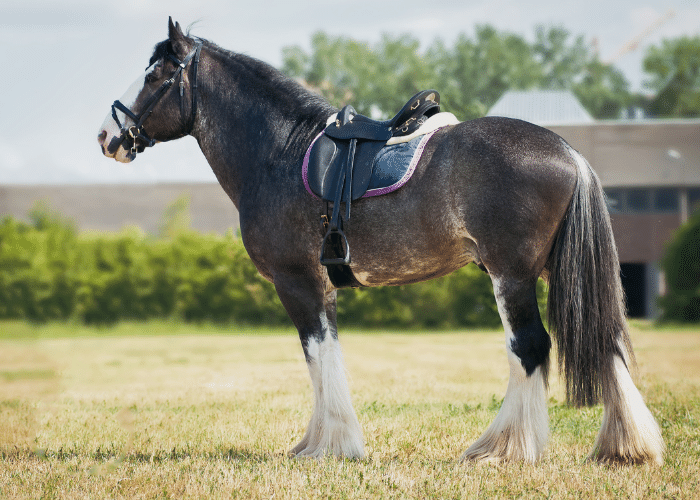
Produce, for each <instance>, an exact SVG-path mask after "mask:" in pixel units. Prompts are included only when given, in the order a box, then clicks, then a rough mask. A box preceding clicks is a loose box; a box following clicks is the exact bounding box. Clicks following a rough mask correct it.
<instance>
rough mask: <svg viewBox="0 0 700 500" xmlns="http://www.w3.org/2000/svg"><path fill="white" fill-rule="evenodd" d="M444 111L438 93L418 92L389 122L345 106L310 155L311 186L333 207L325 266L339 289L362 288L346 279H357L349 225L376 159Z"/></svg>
mask: <svg viewBox="0 0 700 500" xmlns="http://www.w3.org/2000/svg"><path fill="white" fill-rule="evenodd" d="M439 112H440V94H438V92H437V91H435V90H424V91H422V92H419V93H417V94H416V95H414V96H413V97H412V98H411V99H410V100H409V101H408V102H407V103H406V104H405V105H404V107H403V108H401V111H399V112H398V113H397V114H396V116H394V118H392V119H391V120H386V121H376V120H372V119H370V118H368V117H366V116H363V115H359V114H357V112H356V111H355V110H354V109H353V107H352V106H345V107H344V108H343V109H342V110H340V112H339V113H338V115H337V116H336V120H335V122H333V123H331V124H330V125H328V126H327V127H326V129H325V130H324V133H323V135H321V136H320V137H319V138H318V139H317V140H316V142H315V143H314V146H313V148H312V149H311V152H310V154H309V163H308V183H309V188H310V189H311V191H312V192H313V193H315V194H316V195H317V196H319V197H320V198H321V199H323V200H325V201H326V202H328V203H332V204H333V212H332V216H331V218H330V221H329V220H328V215H324V216H323V217H322V222H323V223H324V227H327V232H326V235H325V236H324V238H323V243H322V244H321V264H323V265H324V266H327V267H328V274H329V276H330V278H331V281H333V284H334V285H335V286H359V284H357V282H356V280H354V277H352V279H351V280H350V281H349V282H348V280H347V279H345V278H343V276H347V275H348V273H349V276H352V272H351V271H350V268H349V267H348V265H349V264H350V246H349V244H348V240H347V237H346V236H345V233H344V231H343V224H344V223H347V222H348V221H349V220H350V205H351V202H352V201H353V200H356V199H358V198H360V197H362V196H363V195H364V194H365V193H366V192H367V188H368V186H369V183H370V179H371V175H372V164H373V161H374V158H375V156H377V154H378V153H379V151H380V150H381V149H382V148H383V147H384V146H385V145H386V143H387V141H388V140H389V139H391V138H392V137H397V136H406V135H410V134H412V133H413V132H415V131H416V130H417V129H418V128H419V127H420V126H421V125H423V123H425V121H426V120H427V119H428V118H429V117H431V116H433V115H434V114H436V113H439ZM341 203H345V217H344V219H343V217H341V216H340V205H341ZM334 276H335V278H334ZM336 281H337V283H336Z"/></svg>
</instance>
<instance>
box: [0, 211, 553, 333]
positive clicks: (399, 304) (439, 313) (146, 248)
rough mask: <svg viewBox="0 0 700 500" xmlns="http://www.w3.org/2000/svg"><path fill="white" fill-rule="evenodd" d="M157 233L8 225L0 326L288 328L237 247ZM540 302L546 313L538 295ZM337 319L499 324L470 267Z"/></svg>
mask: <svg viewBox="0 0 700 500" xmlns="http://www.w3.org/2000/svg"><path fill="white" fill-rule="evenodd" d="M180 219H182V218H181V217H180ZM173 220H177V217H175V218H173ZM161 232H162V234H161V235H160V236H153V235H148V234H144V233H143V232H141V231H140V230H138V229H124V230H122V231H121V232H119V233H78V232H77V231H76V230H75V229H74V228H73V227H72V226H71V225H70V223H68V222H66V221H65V220H63V219H62V218H61V217H60V216H59V215H57V214H55V213H51V212H50V211H49V210H47V209H46V208H45V207H38V208H36V209H34V210H33V211H32V212H31V213H30V223H24V222H21V221H18V220H16V219H13V218H12V217H6V218H4V219H3V220H2V222H0V318H13V319H27V320H31V321H37V322H44V321H50V320H68V319H71V320H79V321H81V322H84V323H87V324H105V323H113V322H116V321H118V320H122V319H130V320H145V319H149V318H177V319H181V320H184V321H196V322H201V321H210V322H220V323H228V322H235V323H245V324H266V325H277V324H289V319H288V318H287V315H286V313H285V311H284V309H283V307H282V305H281V303H280V302H279V299H278V298H277V295H276V293H275V290H274V287H273V285H272V284H270V283H269V282H267V281H265V280H264V279H263V278H262V277H261V276H260V275H259V274H258V273H257V271H256V270H255V267H254V266H253V264H252V262H251V261H250V259H249V258H248V256H247V254H246V252H245V249H244V247H243V244H242V243H241V240H240V239H239V238H237V237H236V236H234V235H233V234H230V233H229V234H226V235H223V236H222V235H217V234H199V233H196V232H194V231H191V230H189V229H186V228H183V227H177V224H175V225H173V224H168V223H167V222H166V224H164V226H163V230H162V231H161ZM540 298H541V305H542V307H544V300H545V299H544V291H543V287H542V289H540ZM338 320H339V323H340V324H341V325H356V326H366V327H402V328H449V327H470V326H498V325H499V324H500V319H499V316H498V312H497V309H496V304H495V301H494V299H493V294H492V289H491V282H490V280H489V278H488V276H487V275H486V274H484V273H482V272H481V271H480V270H479V269H478V268H476V267H475V266H473V265H471V266H467V267H465V268H462V269H460V270H459V271H457V272H455V273H452V274H451V275H449V276H446V277H444V278H441V279H436V280H432V281H429V282H425V283H419V284H416V285H410V286H399V287H380V288H372V289H359V290H342V291H340V292H339V298H338Z"/></svg>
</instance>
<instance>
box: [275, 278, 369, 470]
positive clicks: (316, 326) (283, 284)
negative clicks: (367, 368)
mask: <svg viewBox="0 0 700 500" xmlns="http://www.w3.org/2000/svg"><path fill="white" fill-rule="evenodd" d="M275 288H276V289H277V294H278V295H279V297H280V300H281V301H282V304H283V305H284V307H285V309H286V310H287V313H288V314H289V316H290V317H291V319H292V321H293V322H294V324H295V326H296V327H297V330H298V331H299V338H300V340H301V345H302V348H303V349H304V356H305V357H306V364H307V366H308V368H309V375H310V376H311V384H312V386H313V392H314V400H315V403H314V411H313V414H312V416H311V421H310V422H309V426H308V428H307V430H306V434H305V435H304V437H303V438H302V440H301V441H300V442H299V444H297V445H296V446H295V447H294V448H293V449H292V450H291V451H290V455H292V456H297V457H314V458H320V457H323V456H325V455H327V454H331V455H335V456H345V457H348V458H355V457H362V456H364V443H363V439H362V429H361V428H360V423H359V422H358V420H357V416H356V414H355V410H354V409H353V406H352V402H351V400H350V390H349V388H348V384H347V379H346V376H345V368H344V364H343V355H342V352H341V349H340V343H339V342H338V332H337V327H336V292H335V290H333V289H332V288H330V287H329V286H324V284H323V283H322V282H319V281H318V280H313V279H310V278H308V277H304V276H295V277H290V276H277V275H276V276H275Z"/></svg>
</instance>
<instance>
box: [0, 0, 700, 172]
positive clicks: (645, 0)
mask: <svg viewBox="0 0 700 500" xmlns="http://www.w3.org/2000/svg"><path fill="white" fill-rule="evenodd" d="M669 9H672V10H673V12H674V16H673V17H672V18H670V19H669V20H668V21H667V22H666V23H664V24H663V25H662V26H661V27H659V28H658V29H656V30H655V31H654V32H653V33H652V34H651V35H649V36H648V37H646V38H645V39H644V41H643V42H642V43H641V44H640V46H639V47H638V48H637V50H635V51H632V52H629V53H627V54H625V55H623V56H621V57H619V58H618V59H617V61H616V65H617V66H618V67H619V68H620V69H621V70H623V72H624V73H625V75H626V76H627V78H628V79H629V80H630V82H631V83H632V85H633V88H634V89H636V90H639V89H642V88H643V87H642V84H643V80H644V75H643V73H642V71H641V61H642V57H643V55H644V50H645V48H646V47H647V46H648V45H649V44H653V43H658V42H659V41H660V40H661V39H662V38H668V37H675V36H680V35H683V34H687V35H697V34H700V2H698V0H605V1H601V0H587V1H582V0H577V1H574V0H537V1H530V0H448V1H442V0H434V1H432V2H425V1H422V0H421V1H418V0H400V1H395V0H385V1H381V0H380V1H377V0H372V1H368V0H352V1H347V0H334V1H332V2H329V1H327V0H326V1H317V0H271V1H265V0H260V1H257V2H249V1H246V2H242V1H239V0H213V1H209V0H200V1H194V0H189V1H187V2H185V1H182V0H167V1H165V0H156V1H142V0H121V1H120V2H96V1H94V0H23V1H21V2H19V1H16V2H2V4H1V5H0V46H1V47H2V51H1V52H0V63H1V64H2V66H1V67H2V70H3V76H2V79H1V80H0V185H1V184H31V183H44V184H56V183H110V182H157V181H166V182H169V181H210V180H214V177H213V174H212V173H211V171H210V169H209V167H208V165H207V163H206V162H205V160H204V158H203V156H202V155H201V153H200V152H199V149H198V147H197V144H196V142H195V141H194V139H192V138H189V137H188V138H185V139H181V140H179V141H175V142H171V143H167V144H160V145H158V146H156V147H155V148H152V149H149V150H147V151H146V152H145V153H144V154H141V155H139V156H138V158H137V160H136V161H134V162H132V163H131V164H129V165H126V166H125V165H122V164H120V163H117V162H115V161H113V160H108V159H107V158H104V157H103V156H102V154H101V152H100V149H99V147H98V145H97V142H96V135H97V132H98V128H99V126H100V125H101V123H102V121H103V119H104V117H105V115H106V114H107V113H108V111H109V107H110V105H111V103H112V101H113V100H114V99H117V98H118V97H120V96H121V95H122V94H123V93H124V91H125V90H126V89H127V87H128V86H129V85H130V84H131V83H132V82H133V81H134V80H135V79H136V77H137V76H139V75H140V74H141V73H142V71H143V68H144V67H145V66H146V65H147V63H148V58H149V56H150V54H151V50H152V47H153V45H154V44H155V43H156V42H158V41H160V40H162V39H164V38H165V37H166V35H167V19H168V15H172V16H173V18H174V19H175V20H177V21H179V22H180V23H181V24H182V25H183V26H187V25H189V24H190V23H192V22H194V21H198V24H197V26H196V28H195V29H194V31H193V34H195V35H199V36H202V37H204V38H208V39H210V40H212V41H214V42H216V43H218V44H219V45H221V46H223V47H225V48H227V49H231V50H235V51H238V52H244V53H247V54H249V55H252V56H254V57H257V58H259V59H262V60H264V61H267V62H269V63H271V64H273V65H276V66H279V64H280V63H281V49H282V47H284V46H285V45H292V44H298V45H301V46H303V47H305V48H308V46H309V40H310V37H311V34H312V33H313V32H315V31H317V30H325V31H326V32H328V33H329V34H331V35H340V34H344V35H350V36H352V37H354V38H356V39H358V40H362V41H368V42H375V41H377V40H378V39H379V37H380V35H381V34H382V33H393V34H400V33H411V34H413V35H414V36H416V37H418V38H419V39H420V40H421V41H422V43H423V47H426V46H427V45H428V44H429V43H430V42H431V41H433V40H434V39H435V38H436V37H440V38H442V39H443V40H444V41H445V42H447V43H448V44H449V43H451V42H452V41H453V40H454V39H455V37H456V36H457V35H458V34H459V33H467V34H470V35H471V34H472V33H473V28H474V26H475V25H476V24H483V23H489V24H492V25H494V26H495V27H497V28H498V29H500V30H507V31H510V32H514V33H518V34H521V35H523V36H525V37H527V38H528V39H531V38H532V36H533V33H534V26H535V25H537V24H544V25H561V26H564V27H565V28H567V29H568V30H569V31H570V32H572V33H573V34H574V35H578V34H582V35H584V36H585V39H586V41H587V42H589V43H593V40H594V39H595V40H597V41H598V47H599V51H600V55H601V58H602V59H603V60H606V59H609V58H612V57H614V56H615V55H616V54H617V53H618V51H619V50H620V49H621V48H622V47H623V46H624V45H625V44H626V43H627V42H629V41H630V40H632V39H633V38H634V37H635V36H636V35H638V34H640V33H642V32H644V31H645V29H646V28H647V27H648V26H650V25H651V24H653V23H654V22H655V21H656V20H658V19H659V18H661V17H662V16H664V15H665V14H666V13H667V12H668V11H669Z"/></svg>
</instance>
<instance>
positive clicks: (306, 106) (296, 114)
mask: <svg viewBox="0 0 700 500" xmlns="http://www.w3.org/2000/svg"><path fill="white" fill-rule="evenodd" d="M187 36H188V38H190V39H191V40H197V41H200V42H202V44H203V46H204V47H205V48H206V50H207V51H209V52H210V53H211V54H212V55H214V56H217V57H218V59H219V60H220V61H221V62H222V63H223V65H224V67H227V68H229V69H230V70H231V74H233V75H240V74H245V80H244V81H243V82H244V83H245V84H246V85H247V86H249V87H250V88H255V89H259V91H260V92H261V93H262V94H264V96H265V102H269V103H272V104H274V105H275V107H276V109H277V110H278V111H279V112H280V113H281V114H282V115H283V117H284V118H283V119H285V118H286V120H285V121H287V123H288V125H289V136H288V137H287V138H286V144H285V145H284V147H283V151H280V152H279V153H283V152H286V154H290V153H291V154H292V155H296V153H299V154H301V155H302V156H303V154H304V153H305V152H306V148H308V142H309V139H308V138H309V137H311V138H313V137H314V136H315V134H317V133H318V132H319V131H320V130H322V129H323V127H325V124H326V120H327V118H328V117H329V116H330V115H331V114H333V113H336V112H337V111H338V110H337V109H335V108H334V107H333V106H331V104H330V103H329V102H328V101H327V100H326V99H325V98H324V97H323V96H321V95H319V94H317V93H315V92H313V91H312V90H309V89H307V88H305V87H304V86H302V85H301V84H300V83H299V82H297V81H296V80H294V79H293V78H291V77H289V76H287V75H285V74H284V73H282V71H280V70H278V69H277V68H275V67H274V66H272V65H270V64H268V63H266V62H264V61H261V60H259V59H256V58H254V57H251V56H249V55H247V54H242V53H238V52H233V51H230V50H227V49H224V48H222V47H220V46H218V45H217V44H215V43H214V42H211V41H209V40H207V39H204V38H200V37H197V36H190V34H189V30H188V34H187ZM168 53H172V47H171V45H170V41H169V40H164V41H162V42H159V43H157V44H156V45H155V47H154V49H153V55H152V56H151V59H150V62H149V66H150V65H152V64H153V63H154V62H156V61H157V60H159V59H161V58H163V57H166V56H167V54H168ZM296 150H298V151H296Z"/></svg>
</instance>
